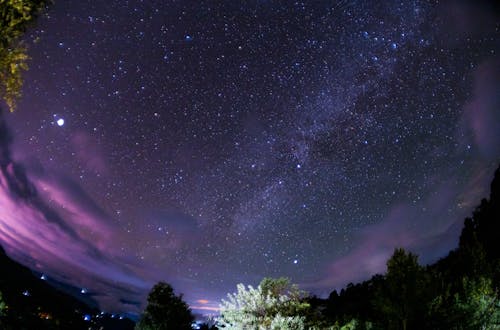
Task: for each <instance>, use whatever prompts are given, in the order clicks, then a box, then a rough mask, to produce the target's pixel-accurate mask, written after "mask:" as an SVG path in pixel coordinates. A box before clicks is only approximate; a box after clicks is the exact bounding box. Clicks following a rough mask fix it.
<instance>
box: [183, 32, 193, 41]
mask: <svg viewBox="0 0 500 330" xmlns="http://www.w3.org/2000/svg"><path fill="white" fill-rule="evenodd" d="M184 39H185V40H186V41H191V40H193V37H192V36H190V35H189V34H186V36H185V37H184Z"/></svg>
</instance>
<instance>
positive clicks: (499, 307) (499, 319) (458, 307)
mask: <svg viewBox="0 0 500 330" xmlns="http://www.w3.org/2000/svg"><path fill="white" fill-rule="evenodd" d="M454 307H455V308H454V310H455V311H456V313H457V314H458V315H460V316H461V320H460V324H459V325H457V328H459V329H460V328H462V329H500V300H499V299H498V296H497V294H496V293H495V292H494V291H493V289H492V285H491V280H489V279H486V278H479V279H478V280H475V281H474V280H469V279H468V278H464V279H463V294H459V293H457V294H455V306H454Z"/></svg>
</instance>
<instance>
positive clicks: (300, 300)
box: [220, 278, 309, 330]
mask: <svg viewBox="0 0 500 330" xmlns="http://www.w3.org/2000/svg"><path fill="white" fill-rule="evenodd" d="M220 307H221V325H223V326H224V327H226V328H228V329H296V330H300V329H305V321H306V320H305V315H306V314H307V312H308V309H309V304H308V303H307V302H305V301H304V293H303V292H301V291H300V290H299V289H298V288H297V286H296V285H291V284H290V282H289V280H288V279H285V278H279V279H272V278H265V279H263V280H262V282H261V283H260V285H259V286H258V287H257V288H254V287H252V286H251V285H249V286H248V288H245V286H244V285H243V284H238V285H237V292H236V293H234V294H228V300H222V303H221V306H220Z"/></svg>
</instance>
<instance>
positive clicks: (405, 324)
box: [374, 249, 426, 330]
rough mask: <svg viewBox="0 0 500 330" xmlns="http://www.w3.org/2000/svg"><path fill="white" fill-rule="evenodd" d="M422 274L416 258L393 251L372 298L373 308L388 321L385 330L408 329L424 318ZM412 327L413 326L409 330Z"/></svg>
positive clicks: (398, 250) (423, 278)
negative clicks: (380, 282) (373, 298)
mask: <svg viewBox="0 0 500 330" xmlns="http://www.w3.org/2000/svg"><path fill="white" fill-rule="evenodd" d="M424 281H425V274H424V270H423V268H422V267H421V266H420V265H419V264H418V262H417V256H416V255H414V254H412V253H410V252H408V253H407V252H406V251H405V250H404V249H396V250H395V251H394V254H393V255H392V257H391V258H390V259H389V260H388V261H387V273H386V276H385V283H384V285H382V286H381V289H379V292H378V294H377V296H376V298H375V301H374V303H375V308H376V309H377V310H378V311H379V312H381V313H382V314H383V315H384V316H385V317H386V320H387V321H388V324H387V327H388V328H389V329H403V330H406V329H409V328H412V325H413V324H414V322H415V321H418V320H421V319H422V317H423V315H424V314H425V306H426V297H425V294H424V292H425V284H424ZM413 327H414V326H413Z"/></svg>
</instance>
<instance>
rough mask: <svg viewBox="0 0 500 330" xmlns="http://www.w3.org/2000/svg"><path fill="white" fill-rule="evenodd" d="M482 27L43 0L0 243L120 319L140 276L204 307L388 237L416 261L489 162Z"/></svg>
mask: <svg viewBox="0 0 500 330" xmlns="http://www.w3.org/2000/svg"><path fill="white" fill-rule="evenodd" d="M498 22H499V17H498V11H497V8H495V7H494V6H493V5H490V4H488V3H487V2H484V3H483V2H476V4H467V3H466V2H463V1H445V2H440V3H434V2H429V1H408V2H406V1H381V2H380V3H377V2H375V1H367V2H361V1H337V2H331V1H314V2H313V1H311V2H307V1H304V2H300V1H297V2H293V1H273V0H268V1H260V0H251V1H241V2H240V1H102V2H100V3H96V2H95V1H56V3H55V4H54V5H53V6H51V7H50V8H49V10H48V11H47V13H46V14H45V15H43V16H41V17H40V18H39V20H38V21H37V24H36V26H35V27H33V28H32V29H31V30H29V31H28V33H27V35H26V42H27V43H28V44H29V46H30V56H31V57H32V59H31V62H30V70H29V72H27V73H26V75H25V79H26V82H25V87H24V90H23V98H22V100H21V101H20V103H19V106H18V110H17V111H16V112H15V113H13V114H4V115H3V117H5V120H6V121H7V124H8V127H9V129H10V131H11V133H12V134H11V135H12V137H13V141H12V142H11V141H10V140H8V139H2V141H1V142H2V150H1V151H2V153H3V154H4V156H2V164H1V165H2V172H1V174H2V176H1V177H0V188H1V190H0V192H1V194H0V208H1V213H0V241H1V243H2V245H4V247H5V249H6V251H7V252H8V253H9V254H10V255H11V256H13V257H15V258H16V259H17V260H20V261H21V262H23V263H24V264H26V265H28V266H30V267H32V268H34V269H37V270H38V271H40V272H43V273H46V274H47V276H49V277H53V278H54V279H57V280H60V281H63V282H67V283H71V284H73V285H77V286H81V287H85V288H87V289H88V291H89V294H90V295H93V296H95V298H96V299H97V300H98V301H99V302H100V303H101V306H102V308H105V309H107V310H112V311H120V312H137V311H139V310H140V303H143V302H144V299H145V296H146V294H147V291H148V290H149V288H150V287H151V286H152V285H153V284H154V283H155V282H156V281H158V280H164V281H167V282H169V283H171V284H172V285H173V286H174V288H175V289H176V290H177V292H183V293H184V294H185V297H186V299H187V301H188V302H189V303H190V305H191V306H192V307H193V308H194V309H195V310H204V309H205V310H209V311H210V310H213V309H214V308H216V307H217V305H218V301H219V299H220V298H222V297H224V296H225V294H226V293H227V292H231V291H234V290H235V286H236V284H237V283H239V282H243V283H247V284H256V283H258V282H259V281H260V280H261V279H262V277H264V276H288V277H290V278H291V279H292V281H293V282H296V283H299V284H300V285H301V287H302V288H304V289H306V290H308V291H310V292H312V293H315V294H319V295H325V294H327V293H329V292H330V291H331V290H332V289H334V288H340V287H342V286H344V285H346V284H347V283H348V282H356V281H360V280H364V279H367V278H369V277H370V276H371V275H373V274H375V273H377V272H383V271H384V269H385V261H386V259H387V258H388V257H389V256H390V254H391V253H392V251H393V249H394V248H395V247H399V246H402V247H405V248H408V249H410V250H412V251H414V252H416V253H418V254H419V255H420V260H421V261H422V262H432V261H434V260H436V259H438V258H439V257H442V256H444V255H445V254H446V253H447V251H448V250H449V249H451V248H453V247H455V246H456V245H457V243H458V235H459V231H460V229H461V226H462V222H463V218H464V217H465V216H467V215H469V214H470V213H471V211H472V210H473V208H474V206H475V205H476V204H477V203H478V202H479V200H480V198H482V197H484V196H486V195H487V192H488V184H489V182H490V180H491V178H492V176H493V172H494V169H495V168H496V167H497V166H498V163H499V162H500V109H499V105H500V100H499V98H500V96H499V93H498V91H499V90H500V83H499V77H500V59H499V57H498V52H499V51H500V47H499V40H500V38H499V23H498ZM6 130H7V129H6V128H5V127H3V128H2V131H5V132H6ZM2 135H4V134H2ZM15 169H18V170H15ZM19 178H22V180H24V181H23V182H24V183H22V182H21V181H19V180H20V179H19ZM9 180H10V181H9ZM9 182H10V183H9ZM22 191H25V193H21V192H22Z"/></svg>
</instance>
